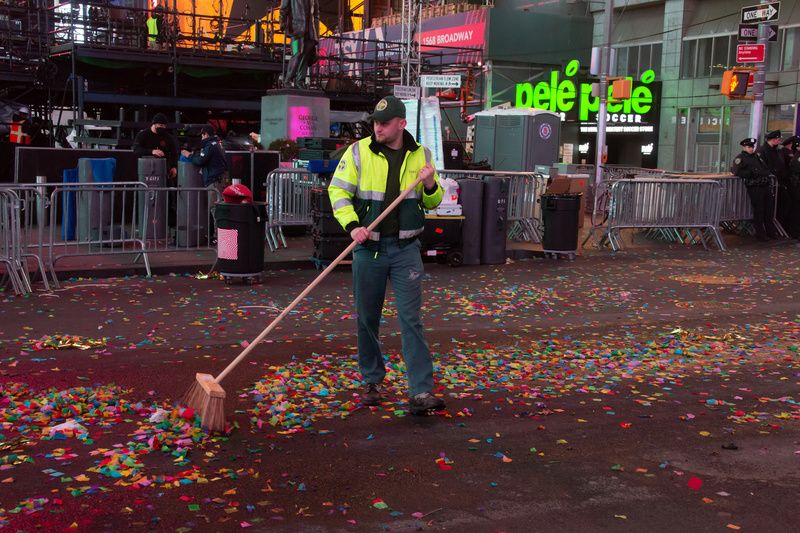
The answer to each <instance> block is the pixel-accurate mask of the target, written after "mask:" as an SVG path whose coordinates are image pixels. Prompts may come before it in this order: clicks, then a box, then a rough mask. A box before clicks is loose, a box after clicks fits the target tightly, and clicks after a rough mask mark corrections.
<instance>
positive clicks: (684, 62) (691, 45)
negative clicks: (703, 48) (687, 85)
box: [681, 40, 697, 78]
mask: <svg viewBox="0 0 800 533" xmlns="http://www.w3.org/2000/svg"><path fill="white" fill-rule="evenodd" d="M696 62H697V41H696V40H691V41H683V57H682V58H681V78H694V72H695V70H694V67H695V64H696Z"/></svg>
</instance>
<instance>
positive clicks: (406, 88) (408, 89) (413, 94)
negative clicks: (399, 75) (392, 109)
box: [392, 85, 419, 100]
mask: <svg viewBox="0 0 800 533" xmlns="http://www.w3.org/2000/svg"><path fill="white" fill-rule="evenodd" d="M392 94H394V96H395V97H397V98H399V99H400V100H417V99H418V98H419V87H416V86H414V85H395V86H394V88H393V90H392Z"/></svg>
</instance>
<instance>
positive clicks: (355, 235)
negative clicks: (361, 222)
mask: <svg viewBox="0 0 800 533" xmlns="http://www.w3.org/2000/svg"><path fill="white" fill-rule="evenodd" d="M350 237H352V239H353V240H354V241H356V242H357V243H358V244H364V241H366V240H367V239H369V230H367V228H365V227H363V226H359V227H357V228H353V231H351V232H350Z"/></svg>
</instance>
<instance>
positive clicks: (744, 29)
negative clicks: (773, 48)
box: [739, 24, 778, 43]
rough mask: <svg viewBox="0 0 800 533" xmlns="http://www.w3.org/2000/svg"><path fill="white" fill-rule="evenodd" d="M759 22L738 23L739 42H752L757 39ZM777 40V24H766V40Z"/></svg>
mask: <svg viewBox="0 0 800 533" xmlns="http://www.w3.org/2000/svg"><path fill="white" fill-rule="evenodd" d="M759 26H760V24H739V42H740V43H754V42H756V41H758V27H759ZM777 40H778V25H777V24H770V25H769V26H767V41H770V42H775V41H777Z"/></svg>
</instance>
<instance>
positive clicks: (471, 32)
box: [319, 9, 487, 77]
mask: <svg viewBox="0 0 800 533" xmlns="http://www.w3.org/2000/svg"><path fill="white" fill-rule="evenodd" d="M486 13H487V10H486V9H475V10H472V11H467V12H464V13H456V14H454V15H447V16H444V17H436V18H432V19H427V20H423V21H422V27H421V29H420V31H419V32H418V34H417V39H418V40H419V42H420V52H421V53H422V54H423V56H424V58H425V61H426V64H427V65H429V66H432V67H436V66H438V65H442V66H446V65H469V64H476V63H478V62H480V61H482V60H483V57H484V50H485V49H486V30H487V24H486V17H487V15H486ZM400 36H401V31H400V26H399V25H394V26H380V27H377V28H368V29H366V30H362V31H354V32H349V33H345V34H343V35H342V36H341V37H330V38H323V39H321V41H320V45H319V56H320V58H319V59H320V60H319V68H320V73H322V74H341V75H345V76H350V77H359V76H362V75H364V73H365V72H368V71H369V70H370V69H374V68H377V66H378V64H381V65H385V64H386V61H399V58H400V48H401V47H400Z"/></svg>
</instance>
